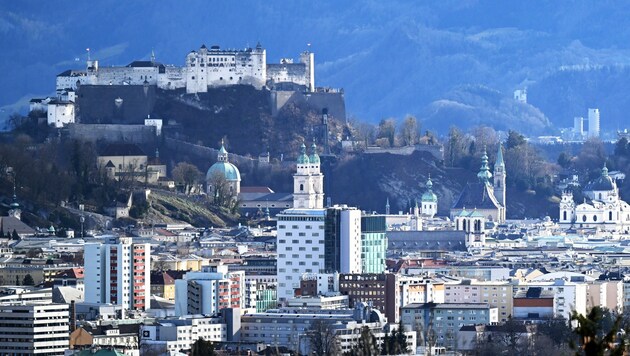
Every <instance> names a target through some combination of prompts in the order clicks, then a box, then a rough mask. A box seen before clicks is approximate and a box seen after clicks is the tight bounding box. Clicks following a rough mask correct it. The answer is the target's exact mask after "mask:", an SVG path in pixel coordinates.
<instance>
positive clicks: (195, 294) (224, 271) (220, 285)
mask: <svg viewBox="0 0 630 356" xmlns="http://www.w3.org/2000/svg"><path fill="white" fill-rule="evenodd" d="M244 293H245V272H243V271H233V272H229V271H228V266H226V265H223V264H218V265H210V266H204V267H203V268H202V270H201V271H200V272H188V273H186V274H185V275H184V278H182V279H178V280H176V281H175V314H176V315H193V314H203V315H216V314H218V313H219V311H220V310H222V309H225V308H244V307H245V298H244V297H243V295H244Z"/></svg>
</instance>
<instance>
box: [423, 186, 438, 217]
mask: <svg viewBox="0 0 630 356" xmlns="http://www.w3.org/2000/svg"><path fill="white" fill-rule="evenodd" d="M426 187H427V191H426V192H425V193H424V194H422V215H425V216H428V217H430V218H433V217H434V216H435V215H436V214H437V204H438V198H437V195H435V193H433V182H432V181H431V175H429V179H428V180H427V183H426Z"/></svg>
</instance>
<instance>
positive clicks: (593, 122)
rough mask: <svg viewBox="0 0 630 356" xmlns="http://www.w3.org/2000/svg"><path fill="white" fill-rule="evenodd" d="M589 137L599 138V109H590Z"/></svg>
mask: <svg viewBox="0 0 630 356" xmlns="http://www.w3.org/2000/svg"><path fill="white" fill-rule="evenodd" d="M588 137H589V138H590V137H599V109H588Z"/></svg>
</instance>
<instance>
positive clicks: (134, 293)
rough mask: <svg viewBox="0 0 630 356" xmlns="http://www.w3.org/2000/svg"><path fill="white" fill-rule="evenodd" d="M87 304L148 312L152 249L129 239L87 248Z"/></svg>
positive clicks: (114, 240) (88, 244)
mask: <svg viewBox="0 0 630 356" xmlns="http://www.w3.org/2000/svg"><path fill="white" fill-rule="evenodd" d="M84 258H85V301H86V302H88V303H111V304H117V305H122V306H123V308H124V309H130V310H134V309H138V310H144V309H148V308H149V305H150V300H151V277H150V264H151V246H150V245H149V244H147V243H134V242H133V241H132V239H131V238H130V237H117V238H116V237H111V238H108V239H107V240H106V241H104V242H103V243H87V244H85V255H84Z"/></svg>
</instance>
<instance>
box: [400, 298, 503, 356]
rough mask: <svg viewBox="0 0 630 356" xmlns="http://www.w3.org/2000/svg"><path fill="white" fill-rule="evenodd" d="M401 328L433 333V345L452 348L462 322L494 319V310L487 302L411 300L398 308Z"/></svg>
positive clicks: (465, 323)
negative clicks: (415, 301) (418, 301)
mask: <svg viewBox="0 0 630 356" xmlns="http://www.w3.org/2000/svg"><path fill="white" fill-rule="evenodd" d="M401 318H402V324H403V326H404V327H405V330H412V331H414V332H419V333H423V334H425V335H428V333H430V332H433V333H435V338H436V344H437V346H440V347H446V348H447V349H451V350H453V349H456V346H457V340H458V334H459V330H460V329H461V327H462V326H464V325H477V324H490V323H496V322H497V309H496V308H493V307H491V306H490V305H489V304H487V303H414V304H409V305H406V306H404V307H403V308H402V316H401Z"/></svg>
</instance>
